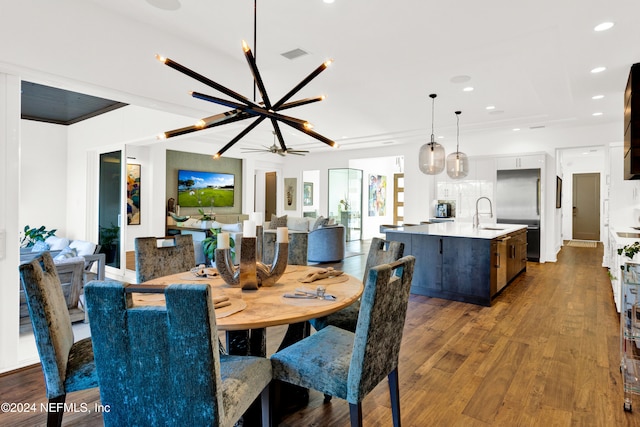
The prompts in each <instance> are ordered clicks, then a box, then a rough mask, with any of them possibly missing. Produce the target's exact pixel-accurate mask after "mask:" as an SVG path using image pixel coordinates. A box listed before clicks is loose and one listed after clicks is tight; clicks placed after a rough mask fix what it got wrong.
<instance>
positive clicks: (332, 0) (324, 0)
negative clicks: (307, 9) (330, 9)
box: [322, 0, 335, 4]
mask: <svg viewBox="0 0 640 427" xmlns="http://www.w3.org/2000/svg"><path fill="white" fill-rule="evenodd" d="M322 1H323V2H325V3H327V4H331V3H333V2H334V1H335V0H322Z"/></svg>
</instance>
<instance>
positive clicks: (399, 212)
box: [393, 173, 404, 225]
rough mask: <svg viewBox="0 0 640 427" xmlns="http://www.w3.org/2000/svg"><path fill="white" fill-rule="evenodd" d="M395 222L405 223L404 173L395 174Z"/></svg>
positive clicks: (396, 223) (398, 223)
mask: <svg viewBox="0 0 640 427" xmlns="http://www.w3.org/2000/svg"><path fill="white" fill-rule="evenodd" d="M393 223H394V224H395V225H401V224H403V223H404V174H403V173H396V174H393Z"/></svg>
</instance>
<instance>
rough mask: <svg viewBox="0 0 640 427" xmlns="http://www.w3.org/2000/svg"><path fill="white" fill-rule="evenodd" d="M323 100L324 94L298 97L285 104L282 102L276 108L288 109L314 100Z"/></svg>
mask: <svg viewBox="0 0 640 427" xmlns="http://www.w3.org/2000/svg"><path fill="white" fill-rule="evenodd" d="M323 100H324V95H322V96H317V97H315V98H304V99H299V100H297V101H291V102H287V103H286V104H282V105H281V106H280V107H279V108H278V111H282V110H288V109H289V108H295V107H300V106H301V105H306V104H312V103H314V102H319V101H323Z"/></svg>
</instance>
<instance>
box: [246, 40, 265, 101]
mask: <svg viewBox="0 0 640 427" xmlns="http://www.w3.org/2000/svg"><path fill="white" fill-rule="evenodd" d="M242 49H243V50H244V56H245V58H247V62H248V63H249V68H251V74H253V81H254V82H255V83H256V86H257V87H258V90H259V91H260V96H261V97H262V101H263V102H264V105H265V107H267V109H271V101H270V100H269V95H267V89H266V88H265V87H264V82H263V81H262V77H261V76H260V71H259V70H258V65H257V64H256V59H255V58H254V56H253V53H251V48H250V47H249V46H248V45H247V44H246V43H245V42H244V40H243V41H242Z"/></svg>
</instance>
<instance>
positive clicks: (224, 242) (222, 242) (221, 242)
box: [218, 233, 231, 249]
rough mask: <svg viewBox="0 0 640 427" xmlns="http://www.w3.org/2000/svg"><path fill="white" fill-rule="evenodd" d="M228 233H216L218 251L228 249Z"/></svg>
mask: <svg viewBox="0 0 640 427" xmlns="http://www.w3.org/2000/svg"><path fill="white" fill-rule="evenodd" d="M230 248H231V246H230V245H229V233H218V249H230Z"/></svg>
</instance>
